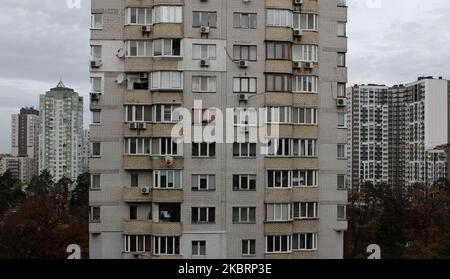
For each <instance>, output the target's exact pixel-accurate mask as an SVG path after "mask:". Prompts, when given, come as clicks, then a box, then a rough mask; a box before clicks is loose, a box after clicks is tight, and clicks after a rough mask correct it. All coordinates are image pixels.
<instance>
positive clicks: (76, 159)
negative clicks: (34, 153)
mask: <svg viewBox="0 0 450 279" xmlns="http://www.w3.org/2000/svg"><path fill="white" fill-rule="evenodd" d="M40 119H41V128H40V133H39V173H40V172H42V171H43V170H47V171H49V172H50V174H51V175H52V176H53V178H54V179H55V180H59V179H60V178H62V177H67V178H70V179H72V180H74V181H75V180H76V179H77V177H78V175H79V174H81V164H82V160H81V154H82V148H83V146H82V144H83V97H80V96H79V95H78V93H76V92H75V91H74V90H73V89H70V88H67V87H65V85H64V84H63V83H62V81H60V82H59V83H58V85H57V86H56V87H55V88H52V89H50V91H48V92H47V93H46V94H44V95H41V96H40Z"/></svg>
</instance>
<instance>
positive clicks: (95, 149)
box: [92, 142, 101, 157]
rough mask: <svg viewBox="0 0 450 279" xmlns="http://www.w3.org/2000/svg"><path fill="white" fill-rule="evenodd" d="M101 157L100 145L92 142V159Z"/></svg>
mask: <svg viewBox="0 0 450 279" xmlns="http://www.w3.org/2000/svg"><path fill="white" fill-rule="evenodd" d="M100 156H101V143H100V142H93V143H92V157H100Z"/></svg>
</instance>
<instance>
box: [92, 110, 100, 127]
mask: <svg viewBox="0 0 450 279" xmlns="http://www.w3.org/2000/svg"><path fill="white" fill-rule="evenodd" d="M100 122H101V111H100V110H93V111H92V124H100Z"/></svg>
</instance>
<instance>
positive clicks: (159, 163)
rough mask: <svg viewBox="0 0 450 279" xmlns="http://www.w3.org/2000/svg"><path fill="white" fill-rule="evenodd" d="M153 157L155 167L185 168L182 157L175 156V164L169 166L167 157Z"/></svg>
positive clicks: (157, 168)
mask: <svg viewBox="0 0 450 279" xmlns="http://www.w3.org/2000/svg"><path fill="white" fill-rule="evenodd" d="M152 158H153V169H155V170H159V169H161V170H162V169H164V170H166V169H168V170H171V169H173V170H180V169H183V166H184V161H183V158H181V157H175V158H174V160H173V164H172V165H171V166H167V165H166V162H165V157H152Z"/></svg>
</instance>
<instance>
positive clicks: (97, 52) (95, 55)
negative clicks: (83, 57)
mask: <svg viewBox="0 0 450 279" xmlns="http://www.w3.org/2000/svg"><path fill="white" fill-rule="evenodd" d="M91 59H92V60H94V59H102V46H91Z"/></svg>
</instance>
